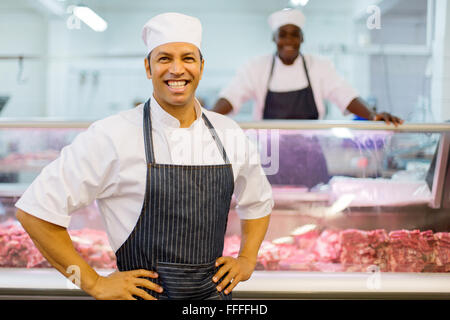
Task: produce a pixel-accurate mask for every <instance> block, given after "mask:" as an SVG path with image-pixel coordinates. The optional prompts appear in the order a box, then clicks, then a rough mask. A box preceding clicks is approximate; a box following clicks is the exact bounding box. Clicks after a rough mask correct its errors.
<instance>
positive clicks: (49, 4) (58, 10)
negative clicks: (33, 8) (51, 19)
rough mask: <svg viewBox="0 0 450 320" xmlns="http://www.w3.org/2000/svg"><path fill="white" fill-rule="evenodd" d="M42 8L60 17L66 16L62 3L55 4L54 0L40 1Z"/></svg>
mask: <svg viewBox="0 0 450 320" xmlns="http://www.w3.org/2000/svg"><path fill="white" fill-rule="evenodd" d="M38 3H40V4H41V5H42V6H44V7H45V8H47V9H48V10H49V11H50V12H51V13H53V14H55V15H57V16H60V15H63V14H64V9H63V7H62V6H61V4H60V3H58V2H55V1H53V0H38Z"/></svg>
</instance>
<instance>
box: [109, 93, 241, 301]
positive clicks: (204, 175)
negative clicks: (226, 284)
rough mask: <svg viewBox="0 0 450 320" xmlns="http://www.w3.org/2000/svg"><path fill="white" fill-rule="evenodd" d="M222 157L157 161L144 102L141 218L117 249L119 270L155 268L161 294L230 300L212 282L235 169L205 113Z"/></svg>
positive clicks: (228, 207) (206, 122) (156, 294)
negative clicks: (201, 162)
mask: <svg viewBox="0 0 450 320" xmlns="http://www.w3.org/2000/svg"><path fill="white" fill-rule="evenodd" d="M202 118H203V121H204V122H205V124H206V126H207V127H208V128H209V131H210V133H211V135H212V137H213V138H214V140H215V142H216V144H217V147H218V149H219V151H220V153H221V155H222V157H223V159H224V162H225V164H222V165H206V166H194V165H191V166H184V165H171V164H157V163H155V156H154V151H155V150H154V149H153V141H152V125H151V116H150V100H149V101H147V103H146V104H145V106H144V138H145V139H144V141H145V154H146V158H147V184H146V191H145V198H144V204H143V207H142V210H141V215H140V217H139V220H138V222H137V224H136V226H135V227H134V229H133V231H132V232H131V234H130V235H129V237H128V239H127V240H126V241H125V242H124V244H123V245H122V246H121V247H120V248H119V250H117V252H116V257H117V267H118V269H119V270H120V271H129V270H136V269H146V270H150V271H156V272H157V273H158V275H159V277H158V278H157V279H150V278H148V280H150V281H152V282H154V283H157V284H158V285H160V286H162V287H163V289H164V291H163V293H161V294H159V293H157V292H155V291H150V290H148V289H145V290H146V291H147V292H148V293H149V294H150V295H152V296H154V297H155V298H157V299H231V294H229V295H225V294H223V293H222V292H220V293H219V292H218V291H217V289H216V286H217V284H215V283H214V282H213V281H212V278H213V276H214V274H215V273H216V272H217V270H218V268H217V267H215V261H216V259H217V258H219V257H221V256H222V252H223V245H224V237H225V231H226V227H227V221H228V211H229V209H230V202H231V196H232V194H233V190H234V177H233V170H232V167H231V164H230V161H229V160H228V157H227V154H226V152H225V149H224V148H223V145H222V143H221V141H220V139H219V137H218V135H217V133H216V131H215V129H214V128H213V126H212V124H211V123H210V122H209V120H208V118H207V117H206V116H205V114H203V115H202Z"/></svg>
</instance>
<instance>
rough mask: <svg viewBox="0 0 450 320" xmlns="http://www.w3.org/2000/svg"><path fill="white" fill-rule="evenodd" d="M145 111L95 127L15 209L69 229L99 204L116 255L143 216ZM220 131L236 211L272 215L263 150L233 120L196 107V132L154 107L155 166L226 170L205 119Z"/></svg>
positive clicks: (47, 171) (247, 215)
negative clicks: (79, 214) (77, 215)
mask: <svg viewBox="0 0 450 320" xmlns="http://www.w3.org/2000/svg"><path fill="white" fill-rule="evenodd" d="M143 107H144V105H143V104H141V105H140V106H138V107H136V108H134V109H131V110H127V111H123V112H121V113H119V114H117V115H113V116H110V117H108V118H105V119H103V120H99V121H96V122H94V123H93V124H92V125H91V126H90V127H89V128H88V129H87V130H86V131H84V132H82V133H80V134H79V135H78V136H77V137H76V138H75V139H74V141H73V142H72V144H70V145H68V146H66V147H64V148H63V149H62V151H61V154H60V157H59V158H58V159H56V160H55V161H53V162H52V163H50V164H49V165H48V166H46V167H45V168H44V169H43V170H42V172H41V174H40V175H39V176H38V177H37V178H36V179H35V180H34V181H33V182H32V184H31V185H30V186H29V187H28V189H27V190H26V191H25V193H24V194H23V195H22V197H21V198H20V199H19V201H18V202H17V203H16V207H17V208H20V209H21V210H23V211H25V212H27V213H29V214H32V215H34V216H36V217H38V218H40V219H43V220H45V221H48V222H51V223H54V224H57V225H60V226H63V227H66V228H67V227H68V226H69V223H70V220H71V215H70V214H71V213H72V212H73V211H75V210H77V209H80V208H82V207H85V206H87V205H89V204H90V203H92V202H93V201H94V200H97V204H98V207H99V210H100V212H101V214H102V218H103V221H104V223H105V226H106V231H107V234H108V237H109V241H110V244H111V247H112V248H113V250H114V251H116V250H117V249H118V248H119V247H120V246H121V245H122V243H124V242H125V240H126V239H127V238H128V236H129V234H130V233H131V232H132V230H133V229H134V226H135V225H136V223H137V221H138V218H139V216H140V213H141V209H142V205H143V201H144V193H145V185H146V168H147V166H146V158H145V150H144V149H145V147H144V137H143V124H142V122H143ZM202 112H203V113H205V115H206V116H207V117H208V119H209V120H210V122H211V123H212V125H213V126H214V128H215V129H216V131H217V134H218V135H219V137H220V139H221V141H222V143H223V145H224V148H225V150H226V152H227V155H228V158H229V160H230V162H231V164H232V168H233V174H234V181H235V189H234V195H235V198H236V204H237V208H236V211H237V213H238V215H239V217H240V218H241V219H257V218H261V217H264V216H266V215H268V214H269V213H270V212H271V211H272V208H273V204H274V203H273V198H272V189H271V186H270V184H269V182H268V181H267V178H266V176H265V174H264V171H263V169H262V167H261V165H260V162H259V156H258V151H257V148H256V146H255V145H254V144H253V143H250V141H249V140H248V139H247V137H246V135H245V133H244V132H243V131H242V129H241V128H240V127H239V125H238V124H237V123H236V122H234V121H233V120H232V119H230V118H228V117H225V116H223V115H220V114H217V113H215V112H210V111H208V110H206V109H204V108H202V107H200V104H199V103H198V102H197V101H196V115H197V119H196V120H195V121H194V123H193V124H192V125H191V126H190V127H189V128H180V122H179V121H178V120H177V119H176V118H174V117H172V116H171V115H170V114H168V113H167V112H166V111H164V109H162V108H161V107H160V106H159V105H158V103H157V102H156V100H155V99H154V98H152V100H151V119H152V133H153V145H154V150H155V161H156V162H157V163H160V164H177V165H211V164H224V160H223V158H222V156H221V153H220V152H219V149H218V147H217V145H216V143H215V142H214V140H213V138H212V136H211V134H210V132H209V130H208V128H207V127H206V125H205V123H204V121H203V119H202V118H201V114H202Z"/></svg>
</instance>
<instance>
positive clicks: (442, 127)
mask: <svg viewBox="0 0 450 320" xmlns="http://www.w3.org/2000/svg"><path fill="white" fill-rule="evenodd" d="M93 121H95V119H91V120H86V119H78V120H77V119H64V118H29V119H24V118H3V119H0V129H1V128H87V127H88V126H89V125H90V124H91V123H92V122H93ZM239 126H240V127H241V128H242V129H280V130H285V129H297V130H312V129H332V128H347V129H358V130H388V131H395V132H442V131H450V123H405V124H403V125H401V126H398V127H394V125H387V124H385V123H384V122H380V121H328V120H314V121H309V120H283V121H275V120H265V121H259V122H239Z"/></svg>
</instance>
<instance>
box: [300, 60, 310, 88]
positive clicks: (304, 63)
mask: <svg viewBox="0 0 450 320" xmlns="http://www.w3.org/2000/svg"><path fill="white" fill-rule="evenodd" d="M302 60H303V67H304V68H305V73H306V79H308V87H309V88H311V81H310V80H309V72H308V68H307V67H306V61H305V57H304V56H303V55H302Z"/></svg>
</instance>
